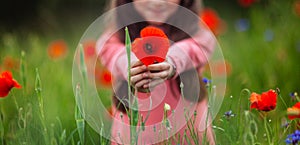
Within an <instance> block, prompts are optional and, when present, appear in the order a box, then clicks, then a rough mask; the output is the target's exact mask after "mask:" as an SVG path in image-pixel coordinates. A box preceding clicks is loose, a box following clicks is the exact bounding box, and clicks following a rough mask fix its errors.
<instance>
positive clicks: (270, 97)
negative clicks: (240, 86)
mask: <svg viewBox="0 0 300 145" xmlns="http://www.w3.org/2000/svg"><path fill="white" fill-rule="evenodd" d="M250 102H251V106H250V108H251V109H257V110H260V111H271V110H274V109H275V108H276V102H277V94H276V92H275V91H274V90H269V91H268V92H263V93H262V94H261V95H260V94H256V93H255V92H253V93H252V94H251V96H250Z"/></svg>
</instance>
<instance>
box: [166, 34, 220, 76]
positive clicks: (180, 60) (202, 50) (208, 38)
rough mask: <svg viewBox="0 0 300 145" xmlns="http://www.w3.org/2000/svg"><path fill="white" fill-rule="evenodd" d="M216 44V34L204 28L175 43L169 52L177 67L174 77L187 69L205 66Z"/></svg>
mask: <svg viewBox="0 0 300 145" xmlns="http://www.w3.org/2000/svg"><path fill="white" fill-rule="evenodd" d="M215 45H216V40H215V37H214V35H213V34H212V33H211V32H210V31H208V30H206V29H204V28H203V29H201V30H199V31H198V32H197V33H196V34H195V35H194V36H193V37H192V38H188V39H184V40H181V41H178V42H176V43H174V44H173V45H172V46H171V48H170V50H169V52H168V57H169V58H171V60H172V61H173V63H174V65H175V66H176V69H177V70H176V71H177V73H176V75H175V76H174V78H176V76H178V74H179V73H182V72H184V71H185V70H188V69H191V68H201V67H203V66H204V65H205V64H206V63H207V62H208V59H209V57H210V56H211V54H212V52H213V50H214V47H215Z"/></svg>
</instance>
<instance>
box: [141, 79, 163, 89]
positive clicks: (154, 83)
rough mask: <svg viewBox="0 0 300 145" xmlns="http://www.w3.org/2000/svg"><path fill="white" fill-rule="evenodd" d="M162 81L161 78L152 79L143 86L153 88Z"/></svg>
mask: <svg viewBox="0 0 300 145" xmlns="http://www.w3.org/2000/svg"><path fill="white" fill-rule="evenodd" d="M163 82H164V80H163V79H152V81H151V82H150V83H146V84H144V85H143V88H154V87H156V86H158V85H159V84H161V83H163Z"/></svg>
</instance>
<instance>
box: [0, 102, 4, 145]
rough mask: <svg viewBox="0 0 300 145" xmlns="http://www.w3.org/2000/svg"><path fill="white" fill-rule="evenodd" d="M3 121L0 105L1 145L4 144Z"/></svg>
mask: <svg viewBox="0 0 300 145" xmlns="http://www.w3.org/2000/svg"><path fill="white" fill-rule="evenodd" d="M1 106H2V105H1ZM3 122H4V116H3V113H2V107H0V143H1V145H4V123H3Z"/></svg>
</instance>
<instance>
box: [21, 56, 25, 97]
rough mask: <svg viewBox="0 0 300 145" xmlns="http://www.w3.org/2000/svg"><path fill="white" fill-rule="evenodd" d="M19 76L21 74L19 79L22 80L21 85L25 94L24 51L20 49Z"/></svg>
mask: <svg viewBox="0 0 300 145" xmlns="http://www.w3.org/2000/svg"><path fill="white" fill-rule="evenodd" d="M20 76H21V80H22V85H23V88H24V89H22V91H23V96H24V94H25V90H26V76H25V52H24V51H22V52H21V60H20Z"/></svg>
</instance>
